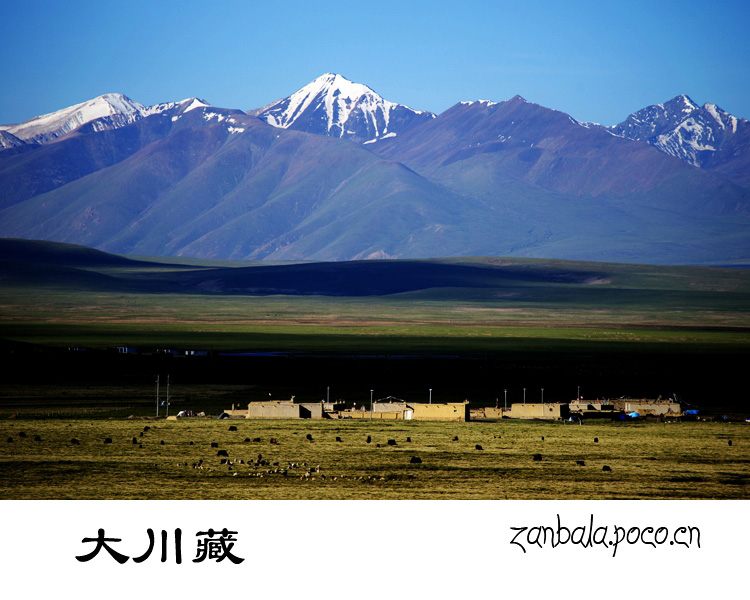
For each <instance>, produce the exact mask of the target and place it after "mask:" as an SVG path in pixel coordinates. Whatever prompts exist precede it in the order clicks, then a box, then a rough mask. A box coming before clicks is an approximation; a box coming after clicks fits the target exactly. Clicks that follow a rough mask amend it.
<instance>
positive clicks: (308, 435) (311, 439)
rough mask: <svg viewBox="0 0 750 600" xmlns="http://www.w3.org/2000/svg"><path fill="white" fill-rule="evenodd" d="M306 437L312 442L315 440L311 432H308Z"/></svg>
mask: <svg viewBox="0 0 750 600" xmlns="http://www.w3.org/2000/svg"><path fill="white" fill-rule="evenodd" d="M305 439H307V440H309V441H311V442H312V441H313V437H312V435H311V434H309V433H308V434H307V435H306V436H305Z"/></svg>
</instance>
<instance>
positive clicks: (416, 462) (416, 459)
mask: <svg viewBox="0 0 750 600" xmlns="http://www.w3.org/2000/svg"><path fill="white" fill-rule="evenodd" d="M409 462H410V463H411V464H413V465H421V464H422V459H421V458H419V457H418V456H412V457H411V460H410V461H409Z"/></svg>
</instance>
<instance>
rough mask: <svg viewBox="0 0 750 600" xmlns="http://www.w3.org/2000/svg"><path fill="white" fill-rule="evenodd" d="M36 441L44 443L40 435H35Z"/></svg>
mask: <svg viewBox="0 0 750 600" xmlns="http://www.w3.org/2000/svg"><path fill="white" fill-rule="evenodd" d="M34 441H35V442H41V441H42V438H41V437H39V436H38V435H35V436H34Z"/></svg>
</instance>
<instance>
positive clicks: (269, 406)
mask: <svg viewBox="0 0 750 600" xmlns="http://www.w3.org/2000/svg"><path fill="white" fill-rule="evenodd" d="M224 412H225V413H226V414H227V415H229V416H230V417H232V418H245V419H378V420H404V421H412V420H413V421H461V422H463V421H469V420H470V414H469V403H468V402H467V401H464V402H448V403H444V404H432V403H430V404H428V403H420V402H404V401H402V400H395V399H388V400H387V401H378V402H373V403H372V404H371V406H370V407H365V406H364V405H363V406H360V407H356V406H354V407H351V408H347V407H346V405H345V404H343V403H336V402H322V401H321V402H295V401H294V398H291V399H289V400H265V401H260V402H250V403H249V404H248V405H247V409H244V408H235V407H234V406H232V408H231V409H230V410H226V411H224Z"/></svg>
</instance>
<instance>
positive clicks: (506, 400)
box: [503, 390, 508, 410]
mask: <svg viewBox="0 0 750 600" xmlns="http://www.w3.org/2000/svg"><path fill="white" fill-rule="evenodd" d="M503 392H505V410H508V390H503Z"/></svg>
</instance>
